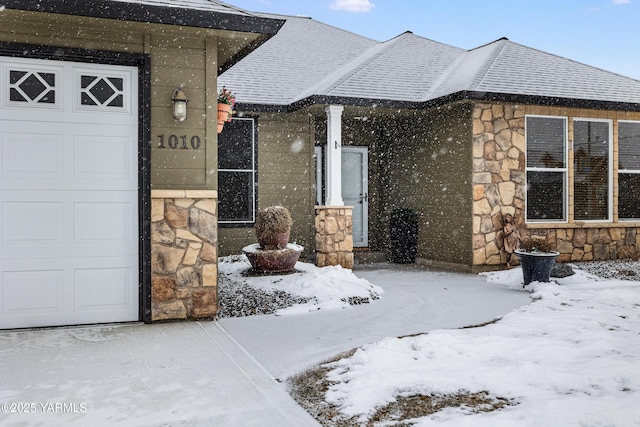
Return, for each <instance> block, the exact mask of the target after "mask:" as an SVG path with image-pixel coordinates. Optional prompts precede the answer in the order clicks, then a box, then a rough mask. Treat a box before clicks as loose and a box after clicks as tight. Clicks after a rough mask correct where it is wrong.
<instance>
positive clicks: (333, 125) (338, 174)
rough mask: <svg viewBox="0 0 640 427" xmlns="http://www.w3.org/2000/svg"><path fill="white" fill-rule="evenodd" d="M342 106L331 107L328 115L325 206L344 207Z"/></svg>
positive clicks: (327, 110) (327, 109) (326, 110)
mask: <svg viewBox="0 0 640 427" xmlns="http://www.w3.org/2000/svg"><path fill="white" fill-rule="evenodd" d="M342 110H344V107H343V106H342V105H329V106H328V107H325V109H324V111H325V112H326V113H327V156H326V159H327V160H326V170H327V176H326V187H325V188H326V194H325V205H327V206H344V202H343V201H342V154H341V150H340V149H341V147H342Z"/></svg>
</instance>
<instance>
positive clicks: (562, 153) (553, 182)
mask: <svg viewBox="0 0 640 427" xmlns="http://www.w3.org/2000/svg"><path fill="white" fill-rule="evenodd" d="M525 129H526V143H527V157H526V159H527V163H526V179H527V194H526V197H527V202H526V217H527V221H530V222H535V221H540V222H557V221H567V202H566V200H567V119H566V118H564V117H547V116H527V118H526V122H525Z"/></svg>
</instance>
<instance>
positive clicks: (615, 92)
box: [156, 0, 640, 108]
mask: <svg viewBox="0 0 640 427" xmlns="http://www.w3.org/2000/svg"><path fill="white" fill-rule="evenodd" d="M156 1H160V0H156ZM185 1H186V0H185ZM192 1H196V0H192ZM199 1H204V0H199ZM260 16H263V17H266V16H270V17H276V18H278V19H286V23H285V25H284V26H283V27H282V28H281V29H280V31H279V32H278V33H277V34H276V35H275V36H274V37H273V38H271V39H270V40H269V41H268V42H266V43H265V44H264V45H263V46H261V47H260V48H259V49H257V50H255V51H254V52H252V53H251V54H249V55H248V56H247V57H246V58H245V59H243V60H242V61H240V62H239V63H237V64H235V65H234V66H233V67H231V69H229V70H228V71H226V72H225V73H223V74H222V75H221V76H220V79H219V83H220V85H227V86H228V87H232V88H233V90H234V91H236V92H237V94H238V102H240V103H245V104H263V105H269V106H287V105H291V104H293V103H295V102H299V101H301V100H304V99H306V98H310V97H337V98H344V99H345V103H348V101H347V99H359V100H369V101H371V102H372V103H374V102H375V101H376V100H391V101H397V102H399V103H428V102H432V101H434V100H437V99H439V98H442V97H447V96H452V95H455V94H458V93H471V92H473V93H476V94H477V95H478V96H481V94H482V93H487V94H504V95H509V96H516V97H517V96H521V97H544V98H548V99H553V98H561V99H573V100H585V101H604V102H611V103H624V104H635V103H640V81H638V80H634V79H631V78H628V77H624V76H620V75H618V74H615V73H611V72H608V71H605V70H601V69H598V68H595V67H591V66H588V65H585V64H581V63H578V62H576V61H572V60H570V59H567V58H563V57H560V56H557V55H553V54H549V53H546V52H543V51H540V50H537V49H533V48H530V47H527V46H524V45H520V44H518V43H514V42H511V41H509V40H508V39H506V38H502V39H499V40H496V41H495V42H492V43H488V44H486V45H483V46H480V47H478V48H475V49H471V50H468V51H467V50H464V49H460V48H457V47H453V46H449V45H446V44H442V43H438V42H435V41H432V40H429V39H426V38H423V37H419V36H416V35H414V34H412V33H410V32H406V33H403V34H401V35H399V36H398V37H395V38H393V39H391V40H389V41H386V42H379V41H375V40H371V39H368V38H365V37H361V36H358V35H356V34H353V33H350V32H347V31H344V30H341V29H338V28H335V27H332V26H329V25H326V24H323V23H321V22H318V21H314V20H313V19H311V18H300V17H292V16H274V15H267V14H260ZM361 104H362V103H361ZM639 108H640V106H639Z"/></svg>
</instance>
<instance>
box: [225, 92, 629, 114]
mask: <svg viewBox="0 0 640 427" xmlns="http://www.w3.org/2000/svg"><path fill="white" fill-rule="evenodd" d="M459 101H482V102H509V103H514V104H531V105H544V106H554V107H573V108H588V109H595V110H607V111H634V112H637V111H640V103H632V102H616V101H600V100H590V99H575V98H558V97H548V96H533V95H518V94H509V93H490V92H475V91H461V92H456V93H453V94H450V95H446V96H442V97H439V98H436V99H432V100H429V101H422V102H410V101H397V100H389V99H366V98H346V97H336V96H320V95H313V96H310V97H307V98H305V99H302V100H300V101H297V102H294V103H292V104H288V105H271V104H238V105H237V106H236V109H237V110H239V111H257V112H277V113H287V112H294V111H298V110H301V109H303V108H306V107H309V106H312V105H328V104H333V105H345V106H350V107H371V108H395V109H401V110H425V109H430V108H434V107H442V106H444V105H447V104H451V103H454V102H459Z"/></svg>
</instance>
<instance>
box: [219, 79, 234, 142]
mask: <svg viewBox="0 0 640 427" xmlns="http://www.w3.org/2000/svg"><path fill="white" fill-rule="evenodd" d="M235 103H236V96H235V94H233V92H231V91H230V90H227V88H226V87H224V86H223V87H222V90H221V91H220V93H219V94H218V133H220V132H222V129H224V124H225V122H230V121H231V117H232V116H233V113H234V111H233V106H234V105H235Z"/></svg>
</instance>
